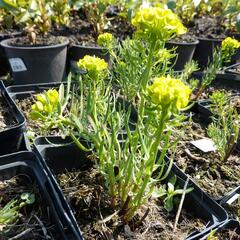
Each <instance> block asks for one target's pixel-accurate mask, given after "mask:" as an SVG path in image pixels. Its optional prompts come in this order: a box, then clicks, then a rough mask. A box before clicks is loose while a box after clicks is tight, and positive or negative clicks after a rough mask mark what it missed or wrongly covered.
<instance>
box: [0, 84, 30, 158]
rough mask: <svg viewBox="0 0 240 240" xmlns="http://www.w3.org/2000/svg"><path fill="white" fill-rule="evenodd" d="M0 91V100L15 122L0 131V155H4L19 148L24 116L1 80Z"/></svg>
mask: <svg viewBox="0 0 240 240" xmlns="http://www.w3.org/2000/svg"><path fill="white" fill-rule="evenodd" d="M0 93H1V95H2V100H3V101H4V102H5V104H6V105H7V107H8V110H9V112H11V114H12V116H13V117H14V120H15V122H16V123H15V124H14V125H12V126H9V127H8V128H7V129H4V130H2V131H0V155H4V154H8V153H13V152H16V151H19V150H20V149H21V142H22V139H23V131H24V128H25V118H24V116H23V114H21V112H20V111H19V110H18V108H17V106H16V104H15V102H14V101H13V100H12V99H11V97H10V96H9V94H8V92H7V90H6V88H5V87H4V84H3V82H2V81H0Z"/></svg>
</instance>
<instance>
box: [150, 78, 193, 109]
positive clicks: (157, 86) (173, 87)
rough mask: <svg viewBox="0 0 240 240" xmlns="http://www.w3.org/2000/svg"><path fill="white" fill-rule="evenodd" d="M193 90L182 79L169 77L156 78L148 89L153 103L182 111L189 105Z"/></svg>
mask: <svg viewBox="0 0 240 240" xmlns="http://www.w3.org/2000/svg"><path fill="white" fill-rule="evenodd" d="M190 94H191V89H190V88H189V87H188V86H187V85H185V84H184V83H183V82H182V81H181V80H180V79H175V78H171V77H170V76H167V77H158V78H155V79H154V81H153V84H152V85H151V86H149V87H148V95H149V96H150V98H151V101H152V102H153V103H154V104H156V105H159V106H161V107H162V108H168V107H172V108H173V109H178V110H180V109H182V108H184V107H186V106H187V105H188V102H189V97H190Z"/></svg>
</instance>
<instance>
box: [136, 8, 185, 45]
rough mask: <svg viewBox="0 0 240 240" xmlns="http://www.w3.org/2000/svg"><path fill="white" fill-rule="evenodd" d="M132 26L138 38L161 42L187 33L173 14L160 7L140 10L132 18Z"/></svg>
mask: <svg viewBox="0 0 240 240" xmlns="http://www.w3.org/2000/svg"><path fill="white" fill-rule="evenodd" d="M132 24H133V26H135V27H136V29H137V31H136V34H137V35H138V36H142V37H145V38H149V37H150V38H155V40H157V39H160V40H161V41H168V40H169V39H170V38H172V37H173V36H175V35H181V34H184V33H186V31H187V29H186V28H185V27H184V26H183V24H182V23H181V20H180V19H179V18H178V16H177V15H176V14H175V13H173V12H172V11H171V10H170V9H164V8H161V7H148V8H142V9H140V10H139V11H138V12H137V13H136V14H135V16H134V17H133V19H132Z"/></svg>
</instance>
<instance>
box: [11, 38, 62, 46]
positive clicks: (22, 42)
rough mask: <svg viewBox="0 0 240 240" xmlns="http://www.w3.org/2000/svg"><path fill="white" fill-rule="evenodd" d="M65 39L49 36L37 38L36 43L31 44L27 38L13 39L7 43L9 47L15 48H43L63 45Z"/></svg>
mask: <svg viewBox="0 0 240 240" xmlns="http://www.w3.org/2000/svg"><path fill="white" fill-rule="evenodd" d="M65 42H66V38H64V37H55V36H51V35H47V36H37V38H36V43H35V44H32V43H31V42H30V39H29V38H28V37H21V38H14V39H12V40H11V41H10V42H9V45H11V46H15V47H44V46H53V45H56V44H61V43H65Z"/></svg>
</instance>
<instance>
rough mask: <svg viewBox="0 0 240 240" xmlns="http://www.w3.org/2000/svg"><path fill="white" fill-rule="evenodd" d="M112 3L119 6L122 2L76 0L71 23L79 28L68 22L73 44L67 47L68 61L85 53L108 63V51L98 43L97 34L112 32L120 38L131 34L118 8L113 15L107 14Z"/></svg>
mask: <svg viewBox="0 0 240 240" xmlns="http://www.w3.org/2000/svg"><path fill="white" fill-rule="evenodd" d="M114 4H118V5H120V6H121V5H122V4H123V3H117V2H116V1H115V0H107V1H105V0H97V1H93V0H91V1H82V2H81V3H80V4H79V2H77V3H76V4H75V5H74V8H75V9H77V11H75V15H74V18H75V19H74V18H73V22H72V24H77V25H79V26H80V27H81V28H80V29H75V30H74V27H75V28H76V26H74V25H73V26H72V27H71V24H70V28H69V30H70V31H73V34H74V36H73V44H71V46H70V48H69V57H68V58H69V62H70V61H78V60H79V59H81V58H83V57H84V56H85V55H90V56H93V55H95V56H98V57H100V58H103V59H104V60H105V61H107V62H108V63H109V62H110V58H109V53H108V52H107V50H106V46H102V45H99V42H98V36H99V35H100V34H103V33H112V34H113V35H115V36H116V37H117V38H118V39H120V40H122V39H124V38H125V37H126V36H127V35H131V34H132V32H133V30H132V28H131V26H130V24H129V22H128V21H127V19H126V18H123V17H122V15H121V13H119V10H118V11H117V13H116V14H114V17H112V16H109V11H110V8H111V7H112V5H114ZM76 15H77V16H76ZM110 15H111V14H110ZM71 28H72V29H71ZM70 37H71V36H70Z"/></svg>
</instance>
